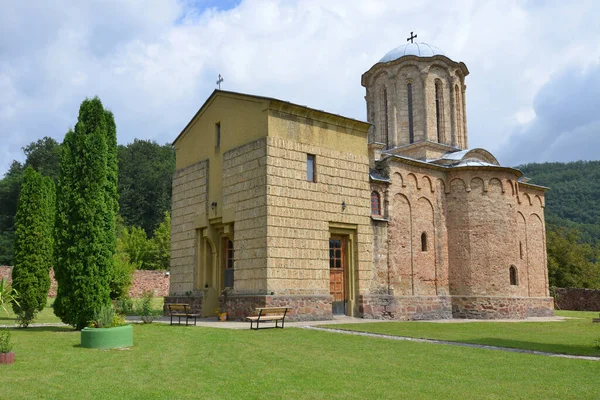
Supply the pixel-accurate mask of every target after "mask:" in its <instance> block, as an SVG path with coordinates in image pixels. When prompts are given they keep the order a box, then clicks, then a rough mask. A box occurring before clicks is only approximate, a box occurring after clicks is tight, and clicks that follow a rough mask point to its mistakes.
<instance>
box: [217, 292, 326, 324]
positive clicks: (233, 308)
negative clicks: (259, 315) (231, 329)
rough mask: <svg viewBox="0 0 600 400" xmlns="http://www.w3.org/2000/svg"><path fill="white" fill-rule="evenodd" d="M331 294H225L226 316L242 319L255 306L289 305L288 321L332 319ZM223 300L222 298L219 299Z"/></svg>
mask: <svg viewBox="0 0 600 400" xmlns="http://www.w3.org/2000/svg"><path fill="white" fill-rule="evenodd" d="M331 299H332V297H331V296H319V295H314V296H291V295H289V296H286V295H283V296H275V295H273V296H271V295H262V296H257V295H237V296H231V295H230V296H227V301H226V307H227V317H228V318H229V319H230V320H234V321H242V320H244V319H245V318H246V317H247V316H248V315H251V314H253V313H254V311H255V309H256V308H257V307H290V308H291V309H290V311H289V312H288V314H287V316H286V320H289V321H324V320H330V319H333V314H332V313H331ZM221 300H222V301H221V302H223V301H224V299H221Z"/></svg>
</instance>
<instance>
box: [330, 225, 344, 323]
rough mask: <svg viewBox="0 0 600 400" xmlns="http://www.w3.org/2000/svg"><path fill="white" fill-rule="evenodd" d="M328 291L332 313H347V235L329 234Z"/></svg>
mask: <svg viewBox="0 0 600 400" xmlns="http://www.w3.org/2000/svg"><path fill="white" fill-rule="evenodd" d="M329 292H330V294H331V296H333V303H332V313H333V314H334V315H347V314H348V237H347V236H342V235H331V237H330V239H329Z"/></svg>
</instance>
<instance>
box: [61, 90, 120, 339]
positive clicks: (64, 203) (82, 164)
mask: <svg viewBox="0 0 600 400" xmlns="http://www.w3.org/2000/svg"><path fill="white" fill-rule="evenodd" d="M111 116H112V114H111ZM109 120H110V121H108V122H107V112H106V111H105V110H104V108H103V106H102V102H101V101H100V99H98V98H97V97H95V98H93V99H86V100H84V101H83V102H82V103H81V107H80V108H79V118H78V120H77V124H76V125H75V129H74V130H70V131H69V132H68V133H67V134H66V135H65V139H64V142H63V146H62V154H61V168H60V178H59V183H58V190H57V212H56V229H55V243H56V245H55V258H56V265H55V277H56V280H57V282H58V290H57V296H56V300H55V302H54V313H55V314H56V315H57V316H58V317H60V319H61V320H62V321H63V322H65V323H67V324H70V325H73V326H74V327H75V328H76V329H82V328H84V327H85V326H86V325H87V324H88V323H89V322H90V321H91V320H92V319H93V316H94V312H95V311H96V310H98V309H100V307H102V306H105V305H108V304H109V303H110V281H111V279H112V275H111V274H112V271H113V267H112V265H113V255H114V253H115V245H116V243H115V240H114V235H115V233H114V232H115V230H114V226H115V225H114V224H115V218H114V216H115V214H114V212H115V206H114V201H113V200H111V198H112V197H111V193H112V192H111V191H110V190H109V188H110V187H111V184H112V182H111V179H112V178H111V176H112V174H113V172H111V171H112V169H113V168H116V166H115V165H112V163H111V162H110V160H111V156H109V153H108V150H109V148H110V147H111V146H112V144H109V142H111V139H110V138H109V136H110V135H112V133H110V132H109V130H111V129H113V128H112V127H110V126H111V124H112V125H114V120H113V119H112V118H109ZM111 121H112V122H111ZM109 127H110V128H109ZM114 134H115V135H116V129H114ZM109 182H110V183H111V184H109ZM114 185H115V186H116V179H115V180H114Z"/></svg>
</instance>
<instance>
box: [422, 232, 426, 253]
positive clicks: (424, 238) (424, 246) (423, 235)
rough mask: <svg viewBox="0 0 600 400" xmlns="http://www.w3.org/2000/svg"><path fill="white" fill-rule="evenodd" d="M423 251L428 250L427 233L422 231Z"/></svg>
mask: <svg viewBox="0 0 600 400" xmlns="http://www.w3.org/2000/svg"><path fill="white" fill-rule="evenodd" d="M421 251H427V233H425V232H423V233H421Z"/></svg>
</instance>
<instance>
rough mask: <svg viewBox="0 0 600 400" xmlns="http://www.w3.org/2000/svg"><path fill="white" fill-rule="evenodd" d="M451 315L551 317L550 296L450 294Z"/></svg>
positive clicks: (520, 317) (461, 316) (552, 307)
mask: <svg viewBox="0 0 600 400" xmlns="http://www.w3.org/2000/svg"><path fill="white" fill-rule="evenodd" d="M452 316H453V317H454V318H469V319H524V318H528V317H553V316H554V301H553V299H552V297H483V296H452Z"/></svg>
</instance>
